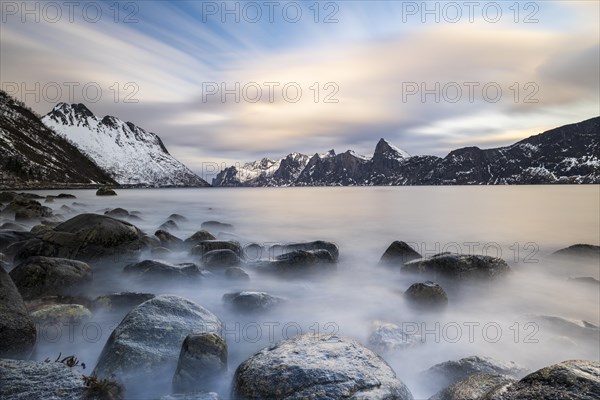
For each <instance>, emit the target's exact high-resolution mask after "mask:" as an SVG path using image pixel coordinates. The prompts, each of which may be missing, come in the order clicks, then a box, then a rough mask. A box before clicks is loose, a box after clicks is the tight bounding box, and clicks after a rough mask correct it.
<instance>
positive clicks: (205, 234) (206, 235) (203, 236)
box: [185, 231, 217, 247]
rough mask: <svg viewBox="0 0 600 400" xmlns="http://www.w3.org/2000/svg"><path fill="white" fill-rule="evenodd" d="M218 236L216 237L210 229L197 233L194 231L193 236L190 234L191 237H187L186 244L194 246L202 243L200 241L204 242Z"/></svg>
mask: <svg viewBox="0 0 600 400" xmlns="http://www.w3.org/2000/svg"><path fill="white" fill-rule="evenodd" d="M216 239H217V238H216V237H214V236H213V235H212V234H211V233H210V232H209V231H198V232H196V233H194V234H193V235H192V236H190V237H189V238H187V239H185V244H186V245H188V246H190V247H194V246H196V245H198V244H200V242H204V241H205V240H216Z"/></svg>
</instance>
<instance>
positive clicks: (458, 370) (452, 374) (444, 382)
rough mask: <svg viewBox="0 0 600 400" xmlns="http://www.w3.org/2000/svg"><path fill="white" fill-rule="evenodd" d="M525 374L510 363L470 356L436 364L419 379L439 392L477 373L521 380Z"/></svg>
mask: <svg viewBox="0 0 600 400" xmlns="http://www.w3.org/2000/svg"><path fill="white" fill-rule="evenodd" d="M527 372H528V371H527V370H526V369H525V368H523V367H521V366H519V365H518V364H516V363H514V362H512V361H510V362H503V361H499V360H495V359H493V358H491V357H478V356H470V357H465V358H461V359H460V360H457V361H446V362H443V363H440V364H436V365H434V366H433V367H431V368H429V369H427V370H426V371H424V372H423V373H422V374H421V379H422V381H423V382H426V384H427V385H428V387H430V388H434V389H435V390H439V389H442V388H445V387H447V386H449V385H452V384H454V383H456V382H458V381H460V380H462V379H464V378H466V377H468V376H471V375H475V374H479V373H486V374H489V375H503V376H507V377H509V378H521V377H522V376H524V375H525V374H526V373H527Z"/></svg>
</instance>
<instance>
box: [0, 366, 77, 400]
mask: <svg viewBox="0 0 600 400" xmlns="http://www.w3.org/2000/svg"><path fill="white" fill-rule="evenodd" d="M0 382H1V384H0V398H1V399H3V400H30V399H31V400H34V399H44V400H82V399H84V393H85V389H86V386H85V382H84V380H83V375H82V374H80V373H79V372H77V371H76V370H74V369H73V368H69V367H68V366H66V365H65V364H63V363H60V362H39V361H20V360H3V359H0Z"/></svg>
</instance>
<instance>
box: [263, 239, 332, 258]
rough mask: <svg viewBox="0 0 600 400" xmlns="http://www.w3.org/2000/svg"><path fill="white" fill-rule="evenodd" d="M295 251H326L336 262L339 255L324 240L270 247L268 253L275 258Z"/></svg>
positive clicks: (329, 243)
mask: <svg viewBox="0 0 600 400" xmlns="http://www.w3.org/2000/svg"><path fill="white" fill-rule="evenodd" d="M296 250H304V251H318V250H326V251H328V252H329V254H331V257H332V258H333V261H337V260H338V258H339V255H340V251H339V249H338V247H337V245H336V244H335V243H332V242H326V241H324V240H316V241H314V242H306V243H286V244H276V245H273V246H271V248H270V249H269V252H270V254H271V255H272V256H274V257H275V258H277V257H278V256H282V255H285V253H291V252H294V251H296Z"/></svg>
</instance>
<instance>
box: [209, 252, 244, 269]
mask: <svg viewBox="0 0 600 400" xmlns="http://www.w3.org/2000/svg"><path fill="white" fill-rule="evenodd" d="M240 263H241V260H240V257H239V256H238V255H237V254H236V253H235V252H234V251H231V250H228V249H224V250H211V251H208V252H206V253H204V254H203V255H202V265H204V267H205V268H206V269H208V270H211V271H222V270H224V269H225V268H228V267H237V266H238V265H240Z"/></svg>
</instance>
